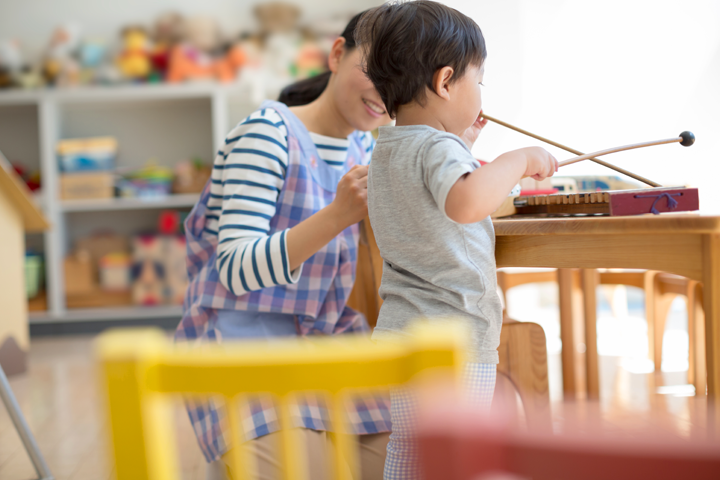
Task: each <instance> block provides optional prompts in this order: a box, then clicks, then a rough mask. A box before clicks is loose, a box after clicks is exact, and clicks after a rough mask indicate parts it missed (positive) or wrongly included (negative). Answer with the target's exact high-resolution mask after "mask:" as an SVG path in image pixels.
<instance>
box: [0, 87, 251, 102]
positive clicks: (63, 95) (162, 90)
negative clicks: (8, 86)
mask: <svg viewBox="0 0 720 480" xmlns="http://www.w3.org/2000/svg"><path fill="white" fill-rule="evenodd" d="M240 93H242V90H241V87H239V86H238V85H237V84H232V83H230V84H219V83H215V82H198V83H179V84H171V83H158V84H141V85H108V86H82V87H67V88H57V89H39V90H6V91H0V105H12V104H26V103H38V102H40V101H41V100H55V101H58V102H60V103H71V102H114V101H136V100H142V101H147V100H181V99H184V98H211V97H212V96H213V95H215V94H240Z"/></svg>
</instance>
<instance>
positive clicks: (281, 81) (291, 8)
mask: <svg viewBox="0 0 720 480" xmlns="http://www.w3.org/2000/svg"><path fill="white" fill-rule="evenodd" d="M300 13H301V12H300V9H299V8H298V7H297V6H295V5H292V4H288V3H283V2H270V3H262V4H258V5H256V6H255V8H254V9H253V14H254V15H255V18H256V19H257V22H258V26H259V30H258V32H257V33H256V34H254V35H248V36H246V37H245V38H243V40H242V42H241V46H242V49H243V51H244V52H245V54H246V55H247V67H246V68H245V69H244V71H243V75H242V76H241V78H240V82H241V83H242V84H243V85H244V86H245V87H246V88H248V89H249V90H250V99H251V101H252V102H255V103H258V104H259V103H260V102H261V101H262V100H263V99H265V98H272V97H277V95H278V94H279V93H280V90H281V89H282V88H283V87H284V86H285V85H287V84H288V83H290V82H292V80H293V76H292V73H293V72H292V68H293V65H294V64H295V59H296V55H297V51H298V45H300V43H301V42H302V35H301V32H300V29H299V27H298V20H299V18H300Z"/></svg>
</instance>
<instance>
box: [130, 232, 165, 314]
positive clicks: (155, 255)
mask: <svg viewBox="0 0 720 480" xmlns="http://www.w3.org/2000/svg"><path fill="white" fill-rule="evenodd" d="M132 258H133V264H132V282H133V283H132V298H133V303H134V304H135V305H145V306H153V305H160V304H162V303H164V302H163V300H164V299H163V286H164V283H165V269H164V267H163V263H162V242H161V241H160V237H158V236H157V235H139V236H137V237H135V238H134V239H133V257H132Z"/></svg>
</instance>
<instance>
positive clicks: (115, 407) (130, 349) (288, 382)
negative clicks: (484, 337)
mask: <svg viewBox="0 0 720 480" xmlns="http://www.w3.org/2000/svg"><path fill="white" fill-rule="evenodd" d="M448 327H449V328H448ZM465 338H467V335H466V334H465V333H464V330H463V329H462V328H460V327H459V326H458V327H455V326H453V325H450V326H448V325H447V324H445V325H444V326H443V327H442V328H440V327H439V326H433V325H430V324H424V325H422V326H420V327H418V329H417V331H416V335H413V336H412V337H411V338H410V339H407V340H404V341H401V342H398V343H392V344H381V345H376V344H373V343H371V342H370V341H369V340H368V339H367V338H366V337H358V336H350V335H348V336H346V337H323V338H316V339H285V340H278V341H276V342H271V343H267V342H263V343H258V342H243V343H239V342H238V343H235V344H224V345H217V344H216V345H207V346H203V347H194V348H193V347H192V346H190V345H174V344H172V343H171V341H170V340H169V339H168V338H167V337H166V335H165V334H163V333H162V332H160V331H158V330H152V329H149V330H123V331H111V332H109V333H106V334H103V335H101V337H100V338H99V339H98V342H97V346H96V349H97V350H96V351H97V356H98V359H99V362H100V364H101V370H102V373H103V375H104V381H105V383H104V385H105V388H106V389H107V393H108V406H109V417H110V426H111V436H112V447H113V455H114V458H115V471H116V475H117V477H116V478H117V479H118V480H145V479H147V480H151V479H152V480H174V479H177V478H179V477H178V472H177V453H176V452H175V436H174V434H173V425H172V420H171V398H170V396H169V395H168V394H189V395H219V396H223V397H224V398H225V401H226V402H227V405H228V408H227V411H228V420H229V426H230V432H231V435H232V440H233V442H234V443H235V444H236V445H238V444H239V443H240V442H241V437H240V434H239V431H238V429H239V425H240V419H239V418H238V416H239V415H238V411H237V408H236V407H237V402H238V401H239V400H240V399H241V395H244V394H257V393H269V394H273V395H276V396H277V398H278V399H279V402H278V403H279V405H280V407H279V417H280V425H281V428H282V432H281V438H282V453H281V455H282V459H283V463H284V466H285V468H284V470H285V477H284V478H285V479H287V480H290V479H292V480H302V479H305V476H306V475H305V469H304V466H303V458H304V457H303V456H302V455H300V454H299V452H300V451H301V450H300V448H298V445H296V442H295V440H294V433H296V432H295V431H293V430H291V428H290V413H289V409H290V405H291V401H292V394H293V392H300V391H312V392H326V393H327V394H328V395H330V396H331V397H332V402H331V403H330V405H331V406H332V407H333V408H331V419H332V421H333V424H334V425H344V424H345V421H344V415H343V408H342V405H343V401H344V399H346V398H347V397H346V396H347V395H348V394H350V393H351V392H352V391H354V390H357V389H363V390H367V389H381V388H385V387H387V386H389V385H397V384H402V383H406V382H408V381H409V380H410V379H411V378H412V377H413V376H415V375H416V374H418V373H420V372H423V371H426V370H429V369H435V368H437V367H445V372H448V367H450V372H452V374H453V375H457V374H458V373H459V367H460V365H461V364H462V362H463V358H462V356H463V353H462V352H463V348H462V347H463V342H464V341H465V340H464V339H465ZM240 378H241V379H242V382H238V381H228V379H240ZM334 430H335V434H334V436H335V442H334V445H335V454H334V462H333V463H334V468H335V472H336V476H335V478H337V479H340V480H350V479H351V478H352V474H353V473H355V472H357V471H358V463H357V452H355V451H354V443H353V441H352V438H350V436H349V435H347V434H345V433H342V431H341V430H342V429H338V428H337V427H336V428H334ZM339 430H340V432H339ZM232 451H233V452H234V457H233V459H232V461H233V470H234V471H235V473H236V476H237V477H238V478H240V479H243V480H244V479H251V478H253V476H254V475H253V474H252V473H251V472H252V471H253V468H252V465H253V463H252V462H253V459H252V458H244V457H243V455H244V454H243V453H242V449H240V448H234V449H232ZM343 462H344V464H346V465H348V466H349V467H350V468H349V470H348V469H347V468H343ZM243 467H244V468H243Z"/></svg>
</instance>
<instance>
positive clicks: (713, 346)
mask: <svg viewBox="0 0 720 480" xmlns="http://www.w3.org/2000/svg"><path fill="white" fill-rule="evenodd" d="M702 263H703V306H704V310H705V355H706V360H707V361H706V363H707V387H708V424H709V425H710V426H711V429H712V428H713V427H715V432H716V434H720V428H718V427H720V425H719V424H720V355H719V354H720V235H717V234H709V235H704V236H703V262H702Z"/></svg>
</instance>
